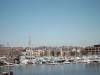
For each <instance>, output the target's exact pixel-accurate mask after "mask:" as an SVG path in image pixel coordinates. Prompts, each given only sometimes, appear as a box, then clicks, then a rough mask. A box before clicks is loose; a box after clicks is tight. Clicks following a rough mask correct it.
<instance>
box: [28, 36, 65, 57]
mask: <svg viewBox="0 0 100 75" xmlns="http://www.w3.org/2000/svg"><path fill="white" fill-rule="evenodd" d="M31 41H32V40H31V36H29V42H28V46H29V47H28V50H29V55H30V56H33V50H32V42H31ZM50 53H51V51H50V50H48V53H47V56H51V54H50ZM43 55H44V52H43ZM54 56H56V53H55V51H54ZM60 56H61V57H63V51H62V48H61V49H60Z"/></svg>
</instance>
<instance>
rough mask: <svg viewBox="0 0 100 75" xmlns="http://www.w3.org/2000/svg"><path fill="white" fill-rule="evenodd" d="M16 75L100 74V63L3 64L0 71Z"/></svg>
mask: <svg viewBox="0 0 100 75" xmlns="http://www.w3.org/2000/svg"><path fill="white" fill-rule="evenodd" d="M9 71H12V72H13V73H14V75H100V64H81V63H80V64H56V65H47V64H27V65H25V64H24V65H16V66H1V67H0V72H9Z"/></svg>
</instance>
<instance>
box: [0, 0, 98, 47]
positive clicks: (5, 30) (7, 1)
mask: <svg viewBox="0 0 100 75" xmlns="http://www.w3.org/2000/svg"><path fill="white" fill-rule="evenodd" d="M29 36H31V38H32V45H33V46H40V45H50V46H53V45H58V46H59V45H74V46H77V45H78V46H86V45H93V44H98V43H100V0H0V43H3V44H7V42H9V43H10V45H13V46H27V44H28V43H27V42H28V37H29Z"/></svg>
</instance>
